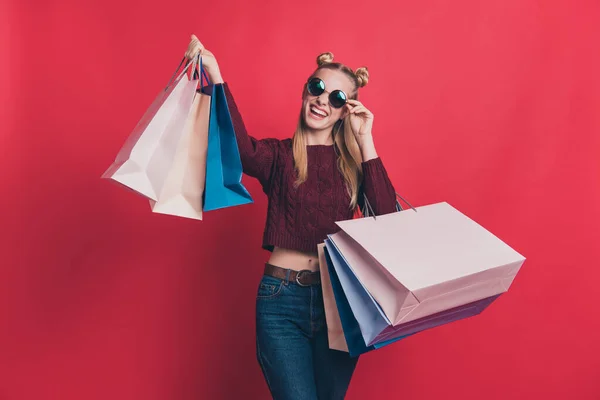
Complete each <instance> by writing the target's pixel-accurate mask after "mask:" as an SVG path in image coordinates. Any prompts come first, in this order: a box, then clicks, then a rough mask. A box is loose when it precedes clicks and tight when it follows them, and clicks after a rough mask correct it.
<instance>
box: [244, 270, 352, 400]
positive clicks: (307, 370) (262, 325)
mask: <svg viewBox="0 0 600 400" xmlns="http://www.w3.org/2000/svg"><path fill="white" fill-rule="evenodd" d="M256 353H257V358H258V363H259V364H260V367H261V369H262V372H263V375H264V377H265V380H266V381H267V385H268V386H269V390H270V391H271V395H272V396H273V398H274V399H275V400H304V399H307V400H316V399H319V400H337V399H343V398H344V396H345V395H346V391H347V389H348V385H349V384H350V378H351V377H352V373H353V372H354V368H355V367H356V363H357V361H358V358H352V357H350V356H349V354H348V353H345V352H341V351H337V350H331V349H329V343H328V339H327V325H326V323H325V310H324V307H323V294H322V292H321V285H312V286H300V285H298V284H297V283H296V282H293V281H291V282H290V281H288V280H287V279H286V280H281V279H277V278H274V277H271V276H266V275H265V276H263V278H262V280H261V282H260V285H259V288H258V294H257V297H256Z"/></svg>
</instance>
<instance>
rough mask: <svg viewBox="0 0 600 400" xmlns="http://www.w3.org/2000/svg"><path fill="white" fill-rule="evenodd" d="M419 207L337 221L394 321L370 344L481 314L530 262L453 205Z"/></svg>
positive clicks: (335, 240) (357, 271) (356, 266)
mask: <svg viewBox="0 0 600 400" xmlns="http://www.w3.org/2000/svg"><path fill="white" fill-rule="evenodd" d="M415 210H416V211H418V212H413V211H412V210H405V211H400V212H396V213H392V214H386V215H381V216H377V217H376V218H362V219H355V220H349V221H342V222H338V223H337V225H338V226H339V227H340V228H341V231H340V232H338V233H336V234H333V235H330V236H329V240H330V241H331V243H332V244H333V245H334V248H335V251H337V252H338V253H339V254H341V255H343V258H344V260H345V262H346V263H347V264H348V265H350V266H351V268H352V272H353V274H354V275H355V276H356V278H357V279H358V281H359V282H360V283H361V285H362V287H363V288H364V290H365V291H367V292H368V293H369V295H370V296H371V297H372V302H374V303H376V304H377V305H378V307H379V309H380V310H381V311H382V313H380V314H383V315H384V316H385V318H386V319H387V320H386V321H389V323H390V326H393V328H389V329H388V330H387V331H385V330H384V331H382V332H381V333H380V334H378V335H376V336H375V337H373V335H374V332H375V331H376V329H375V330H374V331H370V332H366V333H365V336H364V338H365V341H366V344H372V343H376V342H377V341H380V340H389V339H392V338H394V337H397V336H402V335H406V334H409V333H411V332H413V333H414V332H418V331H419V330H422V329H426V328H430V327H432V326H437V325H440V324H442V323H446V322H448V321H450V320H456V319H461V318H465V317H467V316H471V315H475V314H477V313H479V312H481V310H482V309H483V308H485V306H487V305H488V304H489V303H491V302H492V301H493V300H494V299H495V298H497V296H498V295H500V294H502V293H504V292H506V291H507V290H508V288H509V287H510V285H511V283H512V281H513V280H514V278H515V276H516V274H517V272H518V271H519V269H520V267H521V265H522V264H523V262H524V260H525V258H524V257H523V256H522V255H521V254H519V253H517V252H516V251H515V250H513V249H512V248H510V247H509V246H508V245H507V244H506V243H504V242H502V241H501V240H500V239H499V238H497V237H496V236H494V235H493V234H491V233H490V232H489V231H487V230H486V229H485V228H483V227H482V226H480V225H479V224H477V223H476V222H474V221H473V220H471V219H470V218H468V217H467V216H466V215H464V214H462V213H460V212H459V211H458V210H456V209H455V208H453V207H452V206H450V205H449V204H448V203H445V202H443V203H437V204H432V205H428V206H423V207H418V208H416V209H415ZM444 313H446V314H444ZM377 329H379V328H377Z"/></svg>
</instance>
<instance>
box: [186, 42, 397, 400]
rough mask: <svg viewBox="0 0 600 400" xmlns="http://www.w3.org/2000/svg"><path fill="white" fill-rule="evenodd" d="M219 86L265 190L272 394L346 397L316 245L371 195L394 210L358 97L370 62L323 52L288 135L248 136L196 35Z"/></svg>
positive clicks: (265, 315)
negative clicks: (353, 65)
mask: <svg viewBox="0 0 600 400" xmlns="http://www.w3.org/2000/svg"><path fill="white" fill-rule="evenodd" d="M198 53H200V54H201V56H202V62H203V65H204V68H205V69H206V72H207V73H208V74H209V77H210V79H211V81H212V83H213V84H216V85H223V86H224V90H225V94H226V98H227V102H228V104H229V107H230V112H231V117H232V120H233V124H234V128H235V133H236V137H237V142H238V146H239V150H240V156H241V160H242V165H243V169H244V173H245V174H247V175H249V176H252V177H255V178H257V179H258V180H259V181H260V183H261V184H262V187H263V190H264V192H265V193H266V194H267V196H268V212H267V222H266V227H265V231H264V236H263V248H265V249H267V250H269V251H271V252H272V253H271V256H270V258H269V261H268V263H267V264H266V266H265V270H264V275H263V277H262V280H261V282H260V285H259V288H258V294H257V300H256V350H257V358H258V362H259V364H260V367H261V369H262V372H263V375H264V377H265V380H266V381H267V385H268V386H269V389H270V391H271V394H272V396H273V398H274V399H294V400H297V399H342V398H344V396H345V394H346V391H347V389H348V385H349V383H350V378H351V376H352V373H353V371H354V368H355V366H356V362H357V358H351V357H349V355H348V353H344V352H340V351H336V350H330V349H329V346H328V340H327V326H326V325H325V314H324V309H323V299H322V293H321V287H320V281H319V277H320V274H319V261H318V256H317V245H318V244H319V243H322V242H323V241H324V239H326V237H327V234H331V233H335V232H336V231H338V230H339V228H337V226H336V225H335V222H336V221H340V220H346V219H351V218H352V217H353V215H354V212H355V210H356V208H357V207H362V206H363V204H365V203H364V198H365V197H366V199H367V200H368V203H369V204H370V206H371V208H372V210H373V211H374V212H375V213H376V214H384V213H390V212H394V211H395V202H396V199H395V191H394V187H393V186H392V184H391V182H390V180H389V178H388V175H387V173H386V170H385V168H384V166H383V164H382V162H381V160H380V159H379V157H378V156H377V152H376V151H375V146H374V143H373V136H372V132H371V129H372V126H373V114H372V113H371V112H370V111H369V110H368V109H367V108H366V107H365V106H364V105H363V104H362V103H360V102H359V101H358V100H357V98H358V89H359V88H360V87H363V86H365V85H366V84H367V81H368V79H369V74H368V71H367V69H366V68H359V69H357V70H356V71H355V72H353V71H352V70H351V69H350V68H348V67H346V66H344V65H342V64H340V63H336V62H333V55H332V54H331V53H324V54H321V55H320V56H319V57H318V59H317V64H318V67H317V69H316V70H315V71H314V72H313V74H312V75H311V76H310V77H309V79H308V81H307V84H306V86H305V88H304V91H303V95H302V108H301V111H300V118H299V122H298V126H297V128H296V131H295V133H294V135H293V138H291V139H285V140H278V139H260V140H259V139H255V138H254V137H252V136H249V135H248V133H247V132H246V129H245V126H244V123H243V121H242V118H241V116H240V114H239V111H238V109H237V107H236V104H235V101H234V99H233V96H232V95H231V92H230V91H229V88H228V85H227V84H226V83H224V81H223V78H222V77H221V74H220V71H219V66H218V64H217V61H216V59H215V57H214V55H213V54H212V53H211V52H210V51H208V50H207V49H205V48H204V46H203V45H202V44H201V43H200V42H199V41H198V39H197V38H196V37H195V36H193V35H192V40H191V42H190V44H189V46H188V50H187V52H186V56H187V57H188V58H193V57H194V56H195V55H197V54H198Z"/></svg>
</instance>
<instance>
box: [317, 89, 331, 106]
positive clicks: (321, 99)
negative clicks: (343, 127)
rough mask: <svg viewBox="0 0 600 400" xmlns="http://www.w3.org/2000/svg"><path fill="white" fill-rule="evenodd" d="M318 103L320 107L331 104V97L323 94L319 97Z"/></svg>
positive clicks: (325, 93)
mask: <svg viewBox="0 0 600 400" xmlns="http://www.w3.org/2000/svg"><path fill="white" fill-rule="evenodd" d="M317 103H319V104H320V105H326V104H327V103H329V95H328V94H327V92H323V93H321V95H320V96H319V97H317Z"/></svg>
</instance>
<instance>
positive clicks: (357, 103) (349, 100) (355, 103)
mask: <svg viewBox="0 0 600 400" xmlns="http://www.w3.org/2000/svg"><path fill="white" fill-rule="evenodd" d="M346 101H347V102H348V103H350V104H354V105H357V106H360V105H362V103H361V102H360V101H358V100H353V99H348V100H346Z"/></svg>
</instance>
